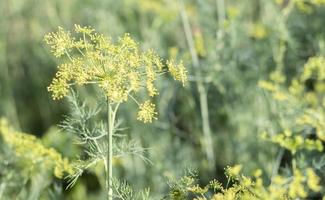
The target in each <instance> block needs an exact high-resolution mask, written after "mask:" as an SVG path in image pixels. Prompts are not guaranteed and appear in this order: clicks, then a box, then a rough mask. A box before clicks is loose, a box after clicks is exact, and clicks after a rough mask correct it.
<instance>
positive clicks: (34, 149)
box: [0, 119, 73, 178]
mask: <svg viewBox="0 0 325 200" xmlns="http://www.w3.org/2000/svg"><path fill="white" fill-rule="evenodd" d="M0 136H1V137H2V138H3V140H4V142H5V143H6V144H8V145H9V147H10V148H12V149H13V150H14V152H15V154H16V156H17V157H19V159H21V160H24V161H26V162H30V164H29V165H30V166H32V167H34V166H44V168H45V169H53V174H54V176H56V177H57V178H62V177H63V175H64V173H67V174H72V173H73V167H72V165H71V164H70V163H69V161H68V159H66V158H63V157H62V155H61V154H60V153H58V152H57V151H56V150H55V149H53V148H47V147H45V146H43V145H42V143H41V142H40V141H39V140H38V139H37V138H36V137H35V136H33V135H29V134H26V133H21V132H17V131H15V130H13V129H12V128H11V127H10V125H9V124H8V122H7V120H5V119H0Z"/></svg>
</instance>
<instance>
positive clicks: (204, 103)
mask: <svg viewBox="0 0 325 200" xmlns="http://www.w3.org/2000/svg"><path fill="white" fill-rule="evenodd" d="M180 14H181V19H182V24H183V27H184V32H185V37H186V41H187V45H188V46H189V50H190V54H191V58H192V64H193V67H194V73H195V76H196V77H202V73H201V69H200V63H199V58H198V55H197V52H196V50H195V47H194V39H193V35H192V32H191V27H190V23H189V19H188V16H187V13H186V10H185V6H184V2H183V0H180ZM196 86H197V89H198V92H199V98H200V109H201V118H202V129H203V134H204V144H205V145H203V146H204V147H205V152H206V155H207V158H208V161H209V165H210V167H213V166H214V163H215V162H214V160H215V158H214V150H213V143H212V136H211V128H210V121H209V110H208V98H207V91H206V88H205V86H204V84H203V82H202V81H197V82H196Z"/></svg>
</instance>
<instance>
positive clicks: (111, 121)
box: [105, 101, 119, 200]
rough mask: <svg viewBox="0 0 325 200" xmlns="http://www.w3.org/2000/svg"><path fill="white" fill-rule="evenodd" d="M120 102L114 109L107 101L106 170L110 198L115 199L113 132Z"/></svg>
mask: <svg viewBox="0 0 325 200" xmlns="http://www.w3.org/2000/svg"><path fill="white" fill-rule="evenodd" d="M118 106H119V104H117V105H116V106H115V108H114V109H113V106H112V104H110V103H109V101H107V123H108V124H107V143H108V151H107V158H106V163H105V171H106V187H107V193H108V197H107V199H108V200H113V182H112V181H113V164H112V162H113V134H114V126H115V117H116V113H117V109H118Z"/></svg>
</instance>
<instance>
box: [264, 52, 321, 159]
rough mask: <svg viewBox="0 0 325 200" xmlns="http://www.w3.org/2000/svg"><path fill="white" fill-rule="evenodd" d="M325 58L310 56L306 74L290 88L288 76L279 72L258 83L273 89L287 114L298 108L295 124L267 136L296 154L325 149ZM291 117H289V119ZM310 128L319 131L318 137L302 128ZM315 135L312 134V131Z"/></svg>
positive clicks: (317, 132)
mask: <svg viewBox="0 0 325 200" xmlns="http://www.w3.org/2000/svg"><path fill="white" fill-rule="evenodd" d="M324 80H325V58H324V57H322V56H316V57H311V58H310V59H309V60H308V61H307V62H306V64H305V65H304V70H303V73H302V74H301V75H300V77H299V78H298V79H293V80H292V81H291V85H290V86H289V87H285V86H284V84H283V83H284V82H285V76H283V74H281V73H279V72H275V73H272V74H271V76H270V81H260V82H259V86H260V87H261V88H263V89H265V90H266V91H268V92H270V94H271V95H272V96H273V98H274V99H275V100H276V101H278V102H279V103H281V105H284V109H287V111H286V112H287V113H290V112H292V111H293V110H295V111H299V112H295V114H294V115H293V116H292V118H291V119H290V120H291V121H292V122H293V123H292V124H291V125H290V127H284V128H285V129H286V130H284V131H283V133H279V134H276V135H273V136H271V137H270V138H268V137H267V136H266V134H264V138H268V139H270V140H271V141H272V142H275V143H277V144H279V145H280V146H282V147H284V148H286V149H288V150H290V151H291V153H292V154H295V153H296V152H297V151H298V150H302V149H306V150H317V151H322V150H323V148H324V147H323V145H322V143H321V141H325V125H324V120H325V95H324V92H325V83H324ZM286 120H289V119H286ZM306 127H310V128H312V129H313V130H316V136H317V137H316V138H315V139H308V138H307V136H304V135H302V134H301V131H298V132H297V131H291V130H293V129H295V130H297V128H299V129H298V130H304V129H305V128H306ZM309 134H313V133H309Z"/></svg>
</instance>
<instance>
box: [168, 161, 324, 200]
mask: <svg viewBox="0 0 325 200" xmlns="http://www.w3.org/2000/svg"><path fill="white" fill-rule="evenodd" d="M240 170H241V165H235V166H233V167H227V169H226V175H227V177H228V184H227V185H226V186H223V185H222V184H221V183H219V182H218V181H216V180H212V181H210V183H209V184H208V185H206V186H203V187H202V186H200V185H198V184H196V180H195V179H193V178H192V177H188V176H185V177H183V178H181V179H180V181H179V182H178V183H177V184H175V185H173V187H172V191H171V194H170V196H171V199H172V200H179V199H187V197H189V196H191V197H193V196H194V197H195V198H194V199H197V200H200V199H202V200H203V199H211V200H233V199H241V200H260V199H270V200H286V199H298V198H306V197H307V194H308V193H309V192H310V191H313V192H319V191H320V190H321V185H320V184H321V183H320V178H319V177H318V175H317V174H316V173H315V172H314V170H313V169H311V168H307V169H306V170H300V169H298V168H294V172H293V174H292V176H291V177H290V178H288V177H285V176H282V175H277V176H275V177H274V179H273V180H272V182H271V183H269V184H266V183H263V178H262V170H260V169H258V170H256V172H255V173H254V175H253V176H252V177H248V176H245V175H243V174H242V173H241V171H240ZM229 183H231V186H230V184H229Z"/></svg>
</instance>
